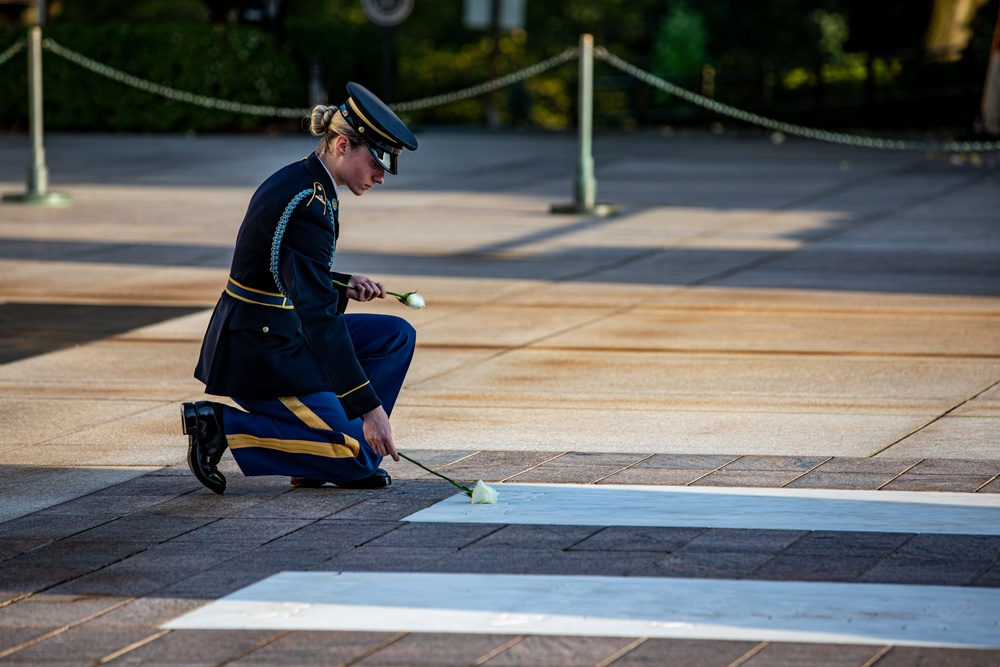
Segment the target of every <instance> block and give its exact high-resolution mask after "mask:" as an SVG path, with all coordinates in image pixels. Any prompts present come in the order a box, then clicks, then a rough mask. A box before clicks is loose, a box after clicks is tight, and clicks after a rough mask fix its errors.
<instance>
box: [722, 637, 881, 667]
mask: <svg viewBox="0 0 1000 667" xmlns="http://www.w3.org/2000/svg"><path fill="white" fill-rule="evenodd" d="M880 650H881V647H878V646H854V645H849V644H838V645H832V644H796V643H783V642H772V643H770V644H768V645H767V646H765V647H764V648H763V649H761V650H760V651H759V652H758V653H756V654H754V655H753V656H751V657H750V659H749V660H747V661H746V662H743V663H741V665H745V666H746V667H802V665H809V666H810V667H861V666H862V665H865V664H867V663H868V661H869V660H870V659H871V658H872V657H874V656H875V654H876V653H878V652H879V651H880Z"/></svg>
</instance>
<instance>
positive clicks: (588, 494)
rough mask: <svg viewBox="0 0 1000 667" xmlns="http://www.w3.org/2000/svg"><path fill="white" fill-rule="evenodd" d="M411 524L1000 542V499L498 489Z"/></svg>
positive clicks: (446, 503) (451, 502)
mask: <svg viewBox="0 0 1000 667" xmlns="http://www.w3.org/2000/svg"><path fill="white" fill-rule="evenodd" d="M493 486H494V487H495V488H496V489H497V491H498V492H499V494H500V497H499V500H498V501H497V504H496V505H473V504H471V503H470V502H469V499H468V498H467V497H466V496H464V495H462V494H456V495H455V496H453V497H450V498H446V499H445V500H442V501H441V502H439V503H436V504H435V505H432V506H430V507H428V508H426V509H423V510H420V511H419V512H416V513H415V514H411V515H409V516H408V517H406V518H405V519H404V521H436V522H458V523H497V524H549V525H553V524H555V525H569V526H573V525H580V526H663V527H700V528H754V529H779V530H836V531H861V532H880V533H882V532H884V533H937V534H962V535H1000V494H974V493H918V492H907V491H845V490H839V489H763V488H733V487H690V486H617V485H610V484H496V485H493Z"/></svg>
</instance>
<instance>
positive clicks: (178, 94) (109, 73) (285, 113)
mask: <svg viewBox="0 0 1000 667" xmlns="http://www.w3.org/2000/svg"><path fill="white" fill-rule="evenodd" d="M42 48H44V49H46V50H47V51H51V52H52V53H54V54H56V55H57V56H60V57H62V58H65V59H66V60H68V61H70V62H71V63H74V64H76V65H79V66H80V67H83V68H84V69H87V70H90V71H91V72H93V73H94V74H100V75H101V76H104V77H107V78H109V79H111V80H113V81H118V82H119V83H124V84H126V85H128V86H132V87H133V88H138V89H139V90H144V91H146V92H147V93H153V94H155V95H162V96H163V97H166V98H167V99H171V100H177V101H178V102H187V103H189V104H196V105H198V106H202V107H207V108H209V109H219V110H221V111H232V112H235V113H245V114H250V115H253V116H269V117H279V118H302V117H303V116H304V115H306V114H307V113H308V110H306V109H292V108H288V107H272V106H264V105H260V104H242V103H240V102H230V101H228V100H220V99H218V98H215V97H207V96H205V95H195V94H194V93H187V92H184V91H183V90H176V89H174V88H170V87H168V86H163V85H160V84H158V83H153V82H151V81H146V80H145V79H140V78H139V77H137V76H132V75H131V74H126V73H125V72H122V71H121V70H117V69H115V68H113V67H109V66H107V65H103V64H101V63H99V62H97V61H96V60H91V59H90V58H88V57H86V56H83V55H80V54H79V53H77V52H76V51H71V50H70V49H67V48H66V47H64V46H60V45H59V44H57V43H55V42H54V41H52V40H51V39H48V38H46V39H44V40H42Z"/></svg>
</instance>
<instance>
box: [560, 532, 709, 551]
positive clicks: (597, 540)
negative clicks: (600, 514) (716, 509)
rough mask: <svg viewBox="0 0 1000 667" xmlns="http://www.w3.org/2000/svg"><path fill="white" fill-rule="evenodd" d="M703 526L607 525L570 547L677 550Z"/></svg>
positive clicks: (698, 533)
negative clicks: (640, 526) (641, 526)
mask: <svg viewBox="0 0 1000 667" xmlns="http://www.w3.org/2000/svg"><path fill="white" fill-rule="evenodd" d="M703 532H705V529H704V528H659V527H643V528H638V527H633V526H609V527H607V528H604V529H602V530H601V531H600V532H598V533H596V534H594V535H592V536H591V537H588V538H587V539H585V540H583V541H582V542H579V543H577V544H575V545H573V546H572V547H570V548H571V549H572V550H573V551H655V552H658V553H668V552H671V551H676V550H677V549H679V548H681V547H682V546H684V545H685V544H687V543H688V542H690V541H691V540H693V539H694V538H696V537H698V535H701V534H702V533H703Z"/></svg>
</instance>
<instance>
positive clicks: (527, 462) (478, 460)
mask: <svg viewBox="0 0 1000 667" xmlns="http://www.w3.org/2000/svg"><path fill="white" fill-rule="evenodd" d="M560 453H561V452H533V451H528V450H520V451H497V452H486V451H480V452H477V453H475V454H473V455H472V456H467V457H465V458H463V459H462V460H461V461H458V462H457V463H454V464H451V465H447V466H444V473H445V474H446V475H448V476H449V477H451V476H452V475H451V473H452V472H453V471H454V470H455V469H456V468H472V469H481V470H485V469H487V468H490V469H492V468H510V467H515V468H520V469H521V470H526V469H528V468H530V467H533V466H537V465H540V464H542V463H545V462H546V461H549V460H552V459H555V458H556V457H557V456H559V454H560ZM421 463H423V461H421Z"/></svg>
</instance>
